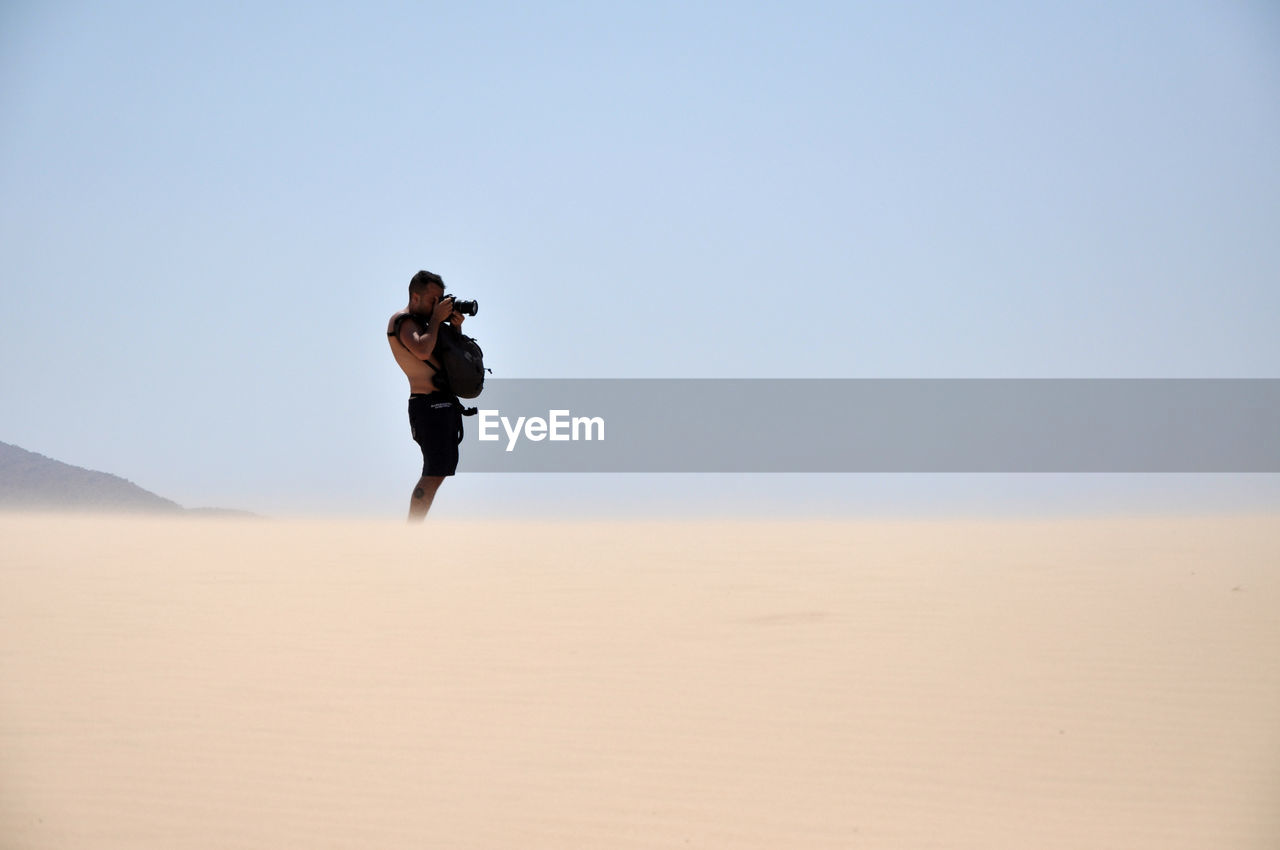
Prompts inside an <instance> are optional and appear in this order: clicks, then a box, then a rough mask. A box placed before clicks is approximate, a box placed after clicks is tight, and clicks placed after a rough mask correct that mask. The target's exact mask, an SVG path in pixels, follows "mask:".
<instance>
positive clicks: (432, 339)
mask: <svg viewBox="0 0 1280 850" xmlns="http://www.w3.org/2000/svg"><path fill="white" fill-rule="evenodd" d="M453 312H454V310H453V299H452V298H449V297H445V298H443V299H441V300H440V302H439V303H438V304H436V308H435V310H433V311H432V312H431V321H430V322H429V323H428V324H427V329H426V331H425V332H424V331H420V330H418V323H417V322H404V323H402V324H401V325H400V341H401V342H403V343H404V347H405V348H407V349H409V353H410V354H412V355H413V356H414V357H416V358H418V359H419V360H426V359H427V358H428V357H430V356H431V352H433V351H435V350H436V337H437V336H438V335H439V333H438V332H439V329H440V323H441V322H442V321H444V320H445V318H446V317H447V316H448V315H449V314H450V313H453Z"/></svg>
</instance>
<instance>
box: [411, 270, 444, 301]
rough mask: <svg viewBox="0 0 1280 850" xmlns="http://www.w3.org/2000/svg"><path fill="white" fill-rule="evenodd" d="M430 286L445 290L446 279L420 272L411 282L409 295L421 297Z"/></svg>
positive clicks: (430, 273)
mask: <svg viewBox="0 0 1280 850" xmlns="http://www.w3.org/2000/svg"><path fill="white" fill-rule="evenodd" d="M428 286H438V287H440V288H441V289H444V278H442V277H440V275H438V274H435V273H434V272H429V271H425V270H423V271H420V272H418V273H417V274H415V275H414V276H413V277H412V278H411V279H410V280H409V294H410V295H421V294H422V293H424V292H426V291H427V287H428Z"/></svg>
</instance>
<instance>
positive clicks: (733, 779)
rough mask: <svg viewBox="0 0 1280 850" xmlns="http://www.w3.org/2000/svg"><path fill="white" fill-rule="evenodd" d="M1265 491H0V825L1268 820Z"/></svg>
mask: <svg viewBox="0 0 1280 850" xmlns="http://www.w3.org/2000/svg"><path fill="white" fill-rule="evenodd" d="M1278 612H1280V518H1277V517H1241V518H1229V519H1224V518H1167V519H1151V518H1147V519H1108V520H1054V521H1000V522H997V521H990V522H979V521H963V522H960V521H957V522H942V521H936V520H931V521H918V522H905V521H904V522H883V521H875V522H871V521H867V522H785V523H784V522H779V523H747V522H737V523H734V522H705V523H699V522H688V523H674V522H668V523H660V522H647V523H642V522H636V523H574V522H561V523H552V524H542V525H538V524H522V523H514V522H502V523H500V524H485V523H478V522H477V523H458V522H453V523H446V524H439V525H436V526H428V527H424V528H414V529H410V528H406V527H405V526H403V525H400V524H398V523H396V524H391V523H373V522H356V521H346V522H286V521H275V522H270V521H253V520H193V519H140V518H139V519H129V518H117V519H91V518H66V517H61V518H58V517H38V516H9V517H0V847H4V848H7V850H24V849H25V848H41V850H44V848H77V850H79V848H95V850H107V849H108V848H130V850H136V849H137V848H144V847H146V848H152V847H154V848H166V850H194V848H218V850H230V848H273V850H275V848H323V847H333V848H354V847H369V848H375V847H376V848H423V847H440V848H670V847H686V846H687V847H703V848H778V847H798V848H846V847H849V848H854V847H856V848H862V847H866V848H929V847H939V848H942V847H945V848H993V847H1010V848H1071V850H1077V849H1078V848H1086V847H1087V848H1101V847H1114V848H1152V849H1153V850H1155V848H1159V850H1171V849H1172V848H1197V850H1199V848H1211V847H1212V848H1219V847H1223V848H1225V847H1231V848H1260V849H1261V848H1274V847H1276V846H1280V722H1278V718H1280V614H1278Z"/></svg>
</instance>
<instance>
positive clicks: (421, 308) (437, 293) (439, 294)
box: [413, 284, 444, 316]
mask: <svg viewBox="0 0 1280 850" xmlns="http://www.w3.org/2000/svg"><path fill="white" fill-rule="evenodd" d="M443 297H444V287H443V286H436V285H435V284H432V285H431V286H428V287H427V291H426V292H423V293H422V294H421V295H415V296H414V298H416V299H417V304H416V305H415V306H414V309H413V312H414V313H417V314H419V315H423V316H429V315H431V311H432V310H434V309H435V308H436V304H438V303H440V299H441V298H443Z"/></svg>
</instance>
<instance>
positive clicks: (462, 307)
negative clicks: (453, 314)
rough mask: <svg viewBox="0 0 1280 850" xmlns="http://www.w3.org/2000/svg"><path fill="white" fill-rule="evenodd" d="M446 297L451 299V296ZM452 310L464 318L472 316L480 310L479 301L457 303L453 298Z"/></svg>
mask: <svg viewBox="0 0 1280 850" xmlns="http://www.w3.org/2000/svg"><path fill="white" fill-rule="evenodd" d="M448 297H449V298H453V296H452V295H450V296H448ZM453 309H455V310H457V311H458V312H459V313H461V314H462V315H464V316H474V315H475V314H476V313H477V312H479V310H480V302H479V301H459V300H458V299H457V298H453Z"/></svg>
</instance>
